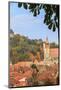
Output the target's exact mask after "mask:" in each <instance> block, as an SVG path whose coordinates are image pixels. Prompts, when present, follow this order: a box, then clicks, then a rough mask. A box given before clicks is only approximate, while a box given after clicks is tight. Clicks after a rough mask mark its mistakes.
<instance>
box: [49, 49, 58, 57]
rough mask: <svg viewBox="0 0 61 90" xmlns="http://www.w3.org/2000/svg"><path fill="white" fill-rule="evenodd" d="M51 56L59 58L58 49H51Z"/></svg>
mask: <svg viewBox="0 0 61 90" xmlns="http://www.w3.org/2000/svg"><path fill="white" fill-rule="evenodd" d="M50 56H51V57H58V48H51V49H50Z"/></svg>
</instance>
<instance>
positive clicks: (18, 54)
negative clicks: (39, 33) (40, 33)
mask: <svg viewBox="0 0 61 90" xmlns="http://www.w3.org/2000/svg"><path fill="white" fill-rule="evenodd" d="M10 34H12V35H10V42H9V46H10V59H11V61H12V62H13V63H16V62H17V61H21V60H30V56H29V53H32V54H33V55H34V56H36V54H37V52H38V53H40V48H43V40H42V39H34V40H33V39H29V38H28V37H25V36H21V35H20V34H14V32H13V31H12V30H11V32H10ZM51 47H57V45H56V44H55V43H51Z"/></svg>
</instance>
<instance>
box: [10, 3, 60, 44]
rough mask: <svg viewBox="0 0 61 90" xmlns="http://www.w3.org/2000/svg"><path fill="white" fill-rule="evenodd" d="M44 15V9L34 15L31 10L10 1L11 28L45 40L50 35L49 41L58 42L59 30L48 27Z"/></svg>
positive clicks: (25, 34) (30, 36) (22, 33)
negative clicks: (44, 21)
mask: <svg viewBox="0 0 61 90" xmlns="http://www.w3.org/2000/svg"><path fill="white" fill-rule="evenodd" d="M44 15H45V12H44V10H41V11H40V14H39V15H38V16H37V17H34V16H33V14H32V13H30V12H29V10H25V9H24V8H23V7H21V8H18V5H17V3H10V28H11V29H13V31H14V32H16V33H19V34H20V35H24V36H27V37H29V38H30V39H42V40H45V38H46V37H48V40H49V42H56V43H58V30H56V31H55V32H53V31H52V30H49V29H48V27H47V26H46V25H45V24H44V23H43V20H44Z"/></svg>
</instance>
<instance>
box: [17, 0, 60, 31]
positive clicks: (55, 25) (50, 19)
mask: <svg viewBox="0 0 61 90" xmlns="http://www.w3.org/2000/svg"><path fill="white" fill-rule="evenodd" d="M18 7H19V8H21V7H23V8H24V9H26V10H27V9H29V11H30V12H32V14H33V16H34V17H36V16H37V15H39V14H40V10H41V9H43V10H44V11H45V16H44V23H45V24H46V25H47V26H48V28H49V29H51V30H52V31H56V29H59V5H49V4H35V3H20V2H19V3H18Z"/></svg>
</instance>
